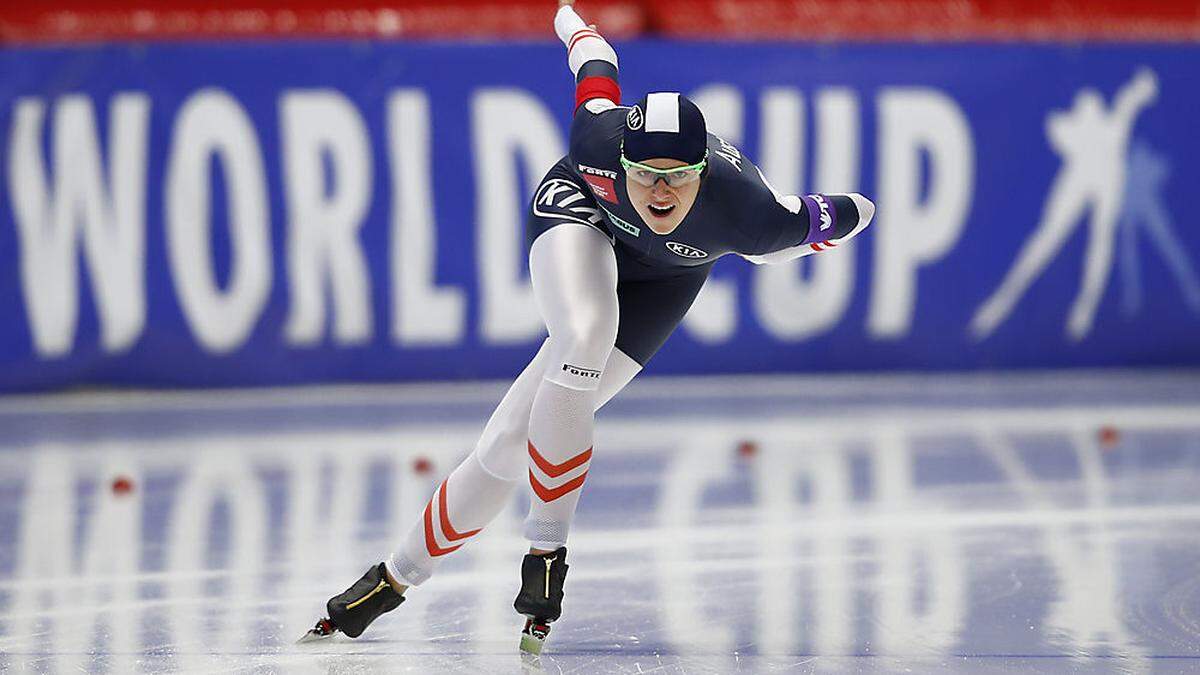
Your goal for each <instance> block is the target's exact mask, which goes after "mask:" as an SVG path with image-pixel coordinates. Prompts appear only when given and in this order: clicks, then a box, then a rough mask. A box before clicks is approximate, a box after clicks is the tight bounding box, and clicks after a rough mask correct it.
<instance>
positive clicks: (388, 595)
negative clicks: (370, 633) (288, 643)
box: [300, 563, 404, 642]
mask: <svg viewBox="0 0 1200 675" xmlns="http://www.w3.org/2000/svg"><path fill="white" fill-rule="evenodd" d="M402 602H404V596H403V595H400V594H399V593H397V592H396V591H395V589H393V588H392V585H391V584H389V583H388V580H387V571H386V569H385V567H384V565H383V563H379V564H378V565H376V566H374V567H372V568H371V569H369V570H367V573H366V574H364V575H363V577H362V578H361V579H359V580H358V581H356V582H354V585H353V586H351V587H350V588H347V589H346V590H344V591H342V592H341V593H339V594H337V595H335V596H333V597H332V598H330V599H329V602H327V603H325V609H326V611H328V612H329V617H328V618H324V619H321V620H319V621H317V625H316V626H314V627H313V628H311V629H310V630H309V631H308V632H307V633H305V635H304V637H302V638H300V642H312V641H313V640H320V639H322V638H327V637H330V636H332V635H333V634H334V633H335V632H339V631H340V632H342V633H345V634H346V635H348V636H350V637H352V638H356V637H358V636H359V635H362V632H363V631H364V630H366V629H367V626H369V625H371V622H372V621H374V620H375V619H378V618H379V615H381V614H383V613H385V612H390V611H392V610H393V609H396V608H397V607H399V606H400V603H402Z"/></svg>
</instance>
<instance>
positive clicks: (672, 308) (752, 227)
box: [527, 99, 858, 365]
mask: <svg viewBox="0 0 1200 675" xmlns="http://www.w3.org/2000/svg"><path fill="white" fill-rule="evenodd" d="M605 108H607V109H605ZM596 111H598V112H596ZM628 112H629V108H627V107H623V106H611V104H609V103H608V102H606V101H604V102H601V101H600V100H599V99H597V100H595V101H591V102H589V104H588V105H581V106H579V108H578V109H577V110H576V113H575V119H574V122H573V124H572V126H571V141H570V154H568V155H567V156H566V157H564V158H562V159H561V160H559V162H558V163H557V164H555V165H554V167H553V168H551V169H550V171H549V173H547V174H546V176H545V178H543V179H542V182H541V183H540V184H539V186H538V189H537V191H536V192H535V193H534V198H533V200H532V202H531V203H530V210H529V215H528V221H527V237H528V242H529V243H530V244H532V242H533V240H534V239H536V238H537V237H538V235H540V234H542V233H543V232H545V231H546V230H548V229H550V228H552V227H554V226H556V225H561V224H563V223H568V222H574V223H582V224H586V225H590V226H592V227H595V228H596V229H598V230H600V231H601V232H603V233H604V235H605V236H607V237H608V238H609V240H610V241H612V242H613V249H614V250H615V252H616V259H617V272H618V276H617V300H618V304H619V308H620V324H619V327H618V329H617V341H616V347H617V348H618V349H620V350H621V351H622V352H625V354H627V355H628V356H629V357H631V358H632V359H634V360H635V361H637V362H638V363H640V364H642V365H645V364H646V362H647V361H649V360H650V357H651V356H653V355H654V353H655V352H657V351H658V349H659V347H661V346H662V345H663V343H664V342H666V340H667V337H669V336H670V334H671V332H672V331H674V330H675V327H676V326H677V325H679V322H680V320H682V319H683V315H684V314H686V313H687V310H688V308H690V307H691V306H692V302H693V301H694V300H695V298H696V294H697V293H699V292H700V287H701V286H703V285H704V281H705V279H707V278H708V273H709V270H710V269H712V264H713V263H714V262H716V260H717V258H720V257H721V256H723V255H726V254H729V253H736V254H741V255H763V254H767V253H772V252H775V251H780V250H783V249H787V248H792V247H796V246H800V245H802V244H809V242H814V243H815V246H816V247H819V246H821V244H820V243H816V242H827V241H831V240H836V239H839V238H841V237H843V236H845V235H846V234H847V233H849V232H850V231H851V230H853V229H854V228H855V226H856V225H857V224H858V210H857V208H856V207H855V205H854V202H853V201H852V200H851V199H850V198H849V197H845V196H840V195H820V196H817V195H814V196H812V197H805V198H804V199H803V201H802V202H800V205H799V206H800V207H799V211H798V212H796V211H793V210H790V209H789V208H787V207H786V206H785V205H784V204H782V203H781V202H780V201H779V200H778V199H777V198H776V195H775V193H774V192H773V191H772V189H771V188H770V187H769V186H768V185H767V184H766V182H765V181H764V179H763V177H762V174H761V173H760V172H759V171H758V168H757V167H756V166H754V164H753V163H751V162H750V160H749V159H747V158H746V157H745V156H743V155H742V154H741V153H740V152H739V151H738V150H737V148H735V147H734V146H732V145H730V144H729V143H726V142H725V141H723V140H722V139H720V138H718V137H717V136H715V135H713V134H709V135H708V167H707V168H706V169H705V172H704V175H703V176H702V177H701V183H700V191H699V194H698V195H697V197H696V203H695V204H694V205H693V206H692V208H691V210H690V211H689V212H688V214H687V216H686V217H685V218H684V219H683V222H681V223H680V224H679V227H677V228H675V230H674V231H672V232H671V233H670V234H665V235H660V234H656V233H655V232H654V231H652V230H651V229H650V228H649V227H647V226H646V224H645V223H644V222H642V219H641V217H640V216H639V215H638V214H637V212H636V211H635V210H634V208H633V205H632V204H631V203H630V201H629V195H628V193H627V192H626V189H625V173H624V170H623V169H622V167H621V164H620V161H619V157H620V148H621V138H622V134H623V131H624V128H625V120H626V115H627V114H628ZM814 197H815V201H814V199H813V198H814ZM818 209H819V210H820V213H819V214H818V213H817V210H818ZM810 212H811V213H812V217H811V218H810ZM814 226H815V229H814ZM818 229H819V230H821V231H820V232H819V233H818V232H817V230H818ZM810 230H813V236H811V237H810V236H809V235H810ZM816 250H821V249H820V248H817V249H816Z"/></svg>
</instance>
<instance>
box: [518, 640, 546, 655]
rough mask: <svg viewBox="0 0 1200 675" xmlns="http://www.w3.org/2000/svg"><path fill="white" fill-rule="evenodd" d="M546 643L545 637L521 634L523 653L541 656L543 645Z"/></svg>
mask: <svg viewBox="0 0 1200 675" xmlns="http://www.w3.org/2000/svg"><path fill="white" fill-rule="evenodd" d="M544 644H546V639H545V638H537V637H534V636H532V635H522V636H521V653H522V654H528V655H529V656H541V655H542V645H544Z"/></svg>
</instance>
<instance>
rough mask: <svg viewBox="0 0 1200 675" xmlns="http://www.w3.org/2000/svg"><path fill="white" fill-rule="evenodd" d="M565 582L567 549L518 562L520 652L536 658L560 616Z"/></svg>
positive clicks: (531, 555) (517, 603) (515, 603)
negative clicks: (521, 625)
mask: <svg viewBox="0 0 1200 675" xmlns="http://www.w3.org/2000/svg"><path fill="white" fill-rule="evenodd" d="M566 579H567V548H566V547H565V546H564V547H562V548H560V549H558V550H557V551H553V552H550V553H543V554H541V555H533V554H532V553H529V554H526V555H525V559H524V560H522V561H521V592H520V593H518V594H517V599H516V600H514V601H513V607H515V608H516V610H517V612H518V613H520V614H524V615H525V617H526V619H525V629H524V630H522V631H521V651H522V652H525V653H526V654H532V655H534V656H537V655H538V654H541V653H542V644H543V643H544V642H545V641H546V636H547V635H549V634H550V624H551V623H552V622H553V621H555V620H556V619H558V617H560V616H562V601H563V582H564V581H566Z"/></svg>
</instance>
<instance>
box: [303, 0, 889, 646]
mask: <svg viewBox="0 0 1200 675" xmlns="http://www.w3.org/2000/svg"><path fill="white" fill-rule="evenodd" d="M572 4H573V3H572V0H562V1H561V2H560V6H559V9H558V13H557V15H556V16H555V18H554V29H555V31H556V32H557V33H558V37H559V38H560V39H561V40H562V41H563V43H564V44H565V45H566V47H567V60H568V64H569V66H570V69H571V72H572V73H573V74H574V75H575V81H576V89H575V113H574V120H573V122H572V125H571V136H570V151H569V154H568V155H567V156H566V157H564V158H562V159H561V160H560V161H559V162H558V163H557V164H555V165H554V167H553V168H551V169H550V171H549V173H547V174H546V176H545V178H543V179H542V181H541V183H540V184H539V186H538V188H537V190H536V192H535V193H534V197H533V200H532V202H531V204H530V206H529V214H528V220H527V238H528V240H529V242H531V243H530V250H529V272H530V278H531V280H532V282H533V291H534V296H535V298H536V301H537V305H538V309H539V310H540V312H541V315H542V318H543V319H544V320H545V322H546V328H547V329H548V332H549V338H547V339H546V341H545V342H544V343H543V344H542V346H541V349H539V350H538V352H537V355H536V356H534V358H533V360H532V361H531V362H530V364H529V365H528V366H527V367H526V368H525V370H524V371H523V372H522V373H521V374H520V376H518V377H517V380H516V381H515V382H514V383H513V385H512V387H511V388H510V389H509V390H508V393H507V394H505V396H504V398H503V400H501V402H500V405H499V406H498V407H497V408H496V410H495V412H494V413H493V414H492V416H491V419H490V420H489V421H488V423H487V426H486V428H485V429H484V431H483V434H482V436H481V438H480V439H479V442H478V444H477V445H476V446H475V449H474V451H473V452H472V453H471V454H470V455H469V456H468V457H467V458H466V459H465V460H463V462H462V463H461V464H459V465H458V467H457V468H455V469H454V471H453V472H451V473H450V476H449V477H448V478H446V479H445V480H444V481H443V482H442V484H441V485H440V486H439V487H438V488H437V490H436V491H435V492H434V494H433V496H432V497H431V498H430V500H429V503H428V504H426V506H425V511H424V514H423V515H422V517H421V519H419V520H418V521H417V522H416V523H415V524H414V525H413V527H412V529H411V531H410V532H409V534H408V535H407V537H406V538H405V540H404V541H403V542H402V543H401V544H400V546H399V547H398V548H397V549H396V550H395V551H394V552H393V553H392V555H391V557H389V558H388V559H387V560H385V561H383V562H381V563H379V564H377V565H375V566H374V567H372V568H371V569H370V570H368V571H367V573H366V574H365V575H364V576H363V577H362V578H361V579H359V580H358V581H357V582H356V583H355V584H354V585H353V586H351V587H350V588H348V589H347V590H346V591H344V592H342V593H339V594H338V595H335V596H334V597H333V598H331V599H330V600H329V602H328V603H327V605H326V608H327V610H328V612H329V616H328V618H324V619H321V620H320V621H318V622H317V625H316V627H315V628H313V629H312V630H310V631H309V632H308V634H307V635H306V636H305V637H304V638H303V639H302V641H306V640H311V639H318V638H322V637H327V636H330V635H332V634H334V633H335V632H342V633H345V634H346V635H348V636H350V637H358V636H359V635H361V634H362V632H363V631H364V630H365V629H366V628H367V626H368V625H370V623H371V622H372V621H374V620H375V619H376V618H378V617H379V616H380V615H381V614H383V613H384V612H388V611H391V610H393V609H395V608H396V607H398V606H399V605H400V604H401V603H402V602H404V593H405V591H407V590H408V589H409V588H410V587H413V586H419V585H420V584H422V583H424V582H425V581H426V580H427V579H429V577H430V576H431V575H432V574H433V573H434V571H435V570H436V569H437V566H438V564H439V563H440V562H441V560H443V559H444V558H445V557H446V556H448V555H450V554H452V553H453V552H454V551H456V550H458V549H459V548H461V547H462V546H463V545H464V544H465V543H466V542H468V541H469V540H470V539H471V538H472V537H473V536H475V535H476V534H478V533H479V532H480V531H481V530H482V529H483V528H484V527H485V526H486V525H487V524H488V523H489V522H490V521H491V520H492V519H493V518H494V517H495V516H496V515H497V514H498V513H499V512H500V510H501V509H502V508H503V507H504V506H505V505H506V504H508V503H509V500H510V498H511V497H512V494H513V491H514V490H515V489H516V488H517V487H518V485H520V484H521V483H522V482H525V481H527V482H528V484H529V486H530V488H531V489H532V492H533V494H532V496H531V500H530V501H531V504H530V508H529V514H528V517H527V518H526V520H525V525H524V534H525V538H527V539H528V540H529V546H530V547H529V553H528V554H527V555H525V557H524V560H523V561H522V563H521V590H520V592H519V593H518V595H517V598H516V601H515V602H514V603H513V606H514V607H515V608H516V610H517V612H518V613H520V614H523V615H524V616H525V617H526V622H525V628H524V631H523V633H522V637H521V649H522V650H523V651H525V652H529V653H534V654H536V653H540V652H541V648H542V644H543V641H544V640H545V638H546V635H547V634H548V632H549V630H550V623H551V622H553V621H554V620H556V619H558V618H559V616H560V615H561V614H562V600H563V582H564V580H565V579H566V575H567V563H566V558H567V549H566V542H567V533H568V531H569V530H570V527H571V521H572V519H573V517H574V514H575V507H576V505H577V504H578V503H579V497H580V493H581V492H582V488H583V485H584V481H585V480H586V479H587V474H588V467H589V464H590V462H591V458H592V428H593V417H594V413H595V411H596V410H597V409H598V408H599V407H600V406H602V405H604V403H605V402H607V401H608V400H609V399H611V398H612V397H613V396H614V395H615V394H616V393H617V392H619V391H620V390H621V388H622V387H624V386H625V385H626V384H628V383H629V381H630V380H631V379H633V377H634V376H635V375H637V373H638V372H639V371H640V370H641V369H642V366H644V365H645V364H646V363H647V362H648V361H649V360H650V357H651V356H653V355H654V353H655V352H656V351H658V349H659V347H661V346H662V344H663V343H664V342H665V341H666V339H667V337H668V336H669V335H670V334H671V332H672V331H673V330H674V329H675V326H676V325H678V324H679V322H680V320H681V319H682V318H683V315H684V313H685V312H687V310H688V308H689V307H691V305H692V301H693V300H694V299H695V297H696V294H697V293H698V292H699V291H700V287H701V286H703V285H704V281H705V279H706V278H707V277H708V273H709V270H710V269H711V268H712V265H713V263H714V262H715V261H716V260H717V258H720V257H721V256H723V255H726V254H729V253H733V254H737V255H740V256H742V257H744V258H747V259H749V260H750V261H752V262H754V263H759V264H761V263H776V262H784V261H788V260H794V259H796V258H800V257H802V256H806V255H811V254H813V253H816V252H819V251H823V250H828V249H834V248H836V247H837V246H838V245H839V244H840V243H841V242H844V241H846V240H848V239H850V238H851V237H854V236H855V235H857V234H858V233H859V232H862V231H863V229H864V228H866V227H867V225H868V224H869V223H870V222H871V217H872V216H873V215H874V213H875V205H874V204H873V203H871V201H869V200H868V199H866V198H865V197H863V196H862V195H859V194H814V195H803V196H796V195H783V194H780V193H778V192H777V191H775V189H774V188H773V187H771V185H770V184H769V183H768V182H767V181H766V178H764V177H763V175H762V173H761V172H760V171H759V170H758V168H757V167H756V166H755V165H754V164H753V163H751V162H750V160H749V159H747V158H746V157H745V156H744V155H742V154H741V152H739V151H738V149H737V148H735V147H734V146H732V145H730V144H729V143H727V142H725V141H723V140H722V139H720V138H718V137H717V136H714V135H713V134H710V133H707V130H706V127H705V122H704V117H703V115H702V114H701V112H700V109H699V108H697V107H696V104H694V103H693V102H691V101H690V100H688V99H687V98H686V97H685V96H682V95H680V94H678V93H675V92H655V93H651V94H648V95H646V96H645V97H644V98H642V99H641V100H640V101H638V102H637V103H636V104H635V105H632V106H622V105H620V100H621V91H620V88H619V86H618V84H617V55H616V53H615V52H614V51H613V49H612V47H611V46H610V45H609V44H608V42H607V41H605V39H604V38H603V37H602V36H601V35H600V34H599V33H598V32H597V31H596V29H595V27H594V26H588V25H587V24H586V23H584V21H583V20H582V19H580V17H579V15H578V14H577V13H576V12H575V10H574V7H573V6H572Z"/></svg>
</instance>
